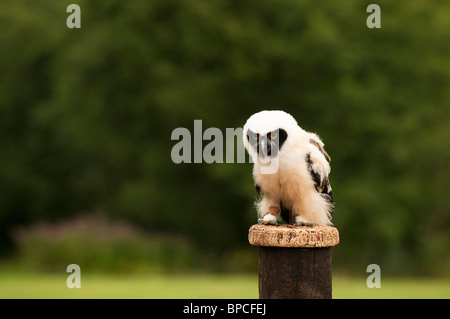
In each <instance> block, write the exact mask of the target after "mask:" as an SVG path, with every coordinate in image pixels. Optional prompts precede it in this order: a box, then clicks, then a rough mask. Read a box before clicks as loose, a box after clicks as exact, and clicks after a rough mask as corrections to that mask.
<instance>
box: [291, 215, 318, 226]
mask: <svg viewBox="0 0 450 319" xmlns="http://www.w3.org/2000/svg"><path fill="white" fill-rule="evenodd" d="M295 226H308V227H313V226H314V224H313V223H311V222H310V221H308V220H306V219H304V218H303V217H301V216H296V217H295Z"/></svg>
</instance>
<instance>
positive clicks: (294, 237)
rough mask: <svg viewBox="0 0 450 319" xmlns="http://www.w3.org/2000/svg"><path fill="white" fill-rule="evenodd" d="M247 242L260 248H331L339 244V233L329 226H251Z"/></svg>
mask: <svg viewBox="0 0 450 319" xmlns="http://www.w3.org/2000/svg"><path fill="white" fill-rule="evenodd" d="M248 241H249V242H250V244H251V245H254V246H262V247H303V248H315V247H331V246H336V245H337V244H338V243H339V232H338V230H337V229H336V228H334V227H331V226H314V227H307V226H293V225H281V226H271V225H253V226H252V227H250V229H249V231H248Z"/></svg>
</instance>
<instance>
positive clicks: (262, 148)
mask: <svg viewBox="0 0 450 319" xmlns="http://www.w3.org/2000/svg"><path fill="white" fill-rule="evenodd" d="M258 155H259V156H260V157H261V158H265V157H266V156H268V157H270V155H272V147H271V143H267V139H265V138H264V139H261V141H260V142H259V154H258Z"/></svg>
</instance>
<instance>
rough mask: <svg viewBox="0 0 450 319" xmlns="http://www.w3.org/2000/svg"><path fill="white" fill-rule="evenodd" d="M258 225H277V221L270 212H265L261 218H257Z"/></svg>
mask: <svg viewBox="0 0 450 319" xmlns="http://www.w3.org/2000/svg"><path fill="white" fill-rule="evenodd" d="M258 225H274V226H278V221H277V218H276V217H275V216H274V215H272V214H271V213H267V214H265V215H264V216H263V217H262V218H260V219H258Z"/></svg>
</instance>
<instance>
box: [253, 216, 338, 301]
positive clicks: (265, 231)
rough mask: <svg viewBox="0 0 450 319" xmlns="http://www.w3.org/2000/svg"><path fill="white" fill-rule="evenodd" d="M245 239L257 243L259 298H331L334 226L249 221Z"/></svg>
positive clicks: (336, 239)
mask: <svg viewBox="0 0 450 319" xmlns="http://www.w3.org/2000/svg"><path fill="white" fill-rule="evenodd" d="M248 240H249V242H250V244H252V245H254V246H258V251H259V256H258V272H259V283H258V285H259V298H260V299H331V297H332V293H331V290H332V288H331V247H332V246H335V245H337V244H338V243H339V232H338V230H337V229H336V228H334V227H330V226H315V227H305V226H292V225H282V226H268V225H253V226H252V227H251V228H250V230H249V234H248Z"/></svg>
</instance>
